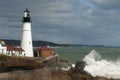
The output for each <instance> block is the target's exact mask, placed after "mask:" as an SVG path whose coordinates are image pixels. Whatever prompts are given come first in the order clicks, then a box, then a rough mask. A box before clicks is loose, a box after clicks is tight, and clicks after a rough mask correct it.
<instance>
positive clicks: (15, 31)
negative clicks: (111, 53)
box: [0, 0, 120, 46]
mask: <svg viewBox="0 0 120 80" xmlns="http://www.w3.org/2000/svg"><path fill="white" fill-rule="evenodd" d="M119 4H120V0H7V1H6V0H0V38H3V39H15V40H21V35H22V25H23V23H22V22H21V21H22V18H23V12H24V10H25V9H26V8H28V9H29V10H30V12H31V19H32V36H33V40H44V41H50V42H55V43H61V44H88V45H107V46H120V5H119Z"/></svg>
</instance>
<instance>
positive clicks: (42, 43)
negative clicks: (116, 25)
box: [4, 39, 120, 47]
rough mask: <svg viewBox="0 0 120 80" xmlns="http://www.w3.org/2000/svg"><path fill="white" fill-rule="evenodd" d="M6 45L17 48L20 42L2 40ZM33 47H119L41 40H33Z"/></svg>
mask: <svg viewBox="0 0 120 80" xmlns="http://www.w3.org/2000/svg"><path fill="white" fill-rule="evenodd" d="M4 40H5V41H6V43H7V44H9V45H12V46H19V45H20V40H15V39H4ZM33 46H34V47H39V46H51V47H81V46H90V47H120V46H106V45H87V44H58V43H54V42H49V41H43V40H34V41H33Z"/></svg>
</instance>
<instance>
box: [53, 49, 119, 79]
mask: <svg viewBox="0 0 120 80" xmlns="http://www.w3.org/2000/svg"><path fill="white" fill-rule="evenodd" d="M55 51H56V53H58V54H59V56H60V58H61V59H65V60H68V61H69V62H70V63H72V64H74V63H75V62H76V61H79V60H83V61H85V62H86V65H85V68H84V70H85V71H87V72H88V73H90V74H91V75H92V76H104V77H107V78H114V79H120V68H119V67H120V48H113V47H66V48H65V47H64V48H55Z"/></svg>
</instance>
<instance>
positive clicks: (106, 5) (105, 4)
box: [87, 0, 120, 9]
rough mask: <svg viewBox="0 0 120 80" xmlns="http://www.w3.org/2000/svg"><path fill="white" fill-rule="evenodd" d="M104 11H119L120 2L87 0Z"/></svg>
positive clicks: (115, 0) (117, 0)
mask: <svg viewBox="0 0 120 80" xmlns="http://www.w3.org/2000/svg"><path fill="white" fill-rule="evenodd" d="M87 1H89V2H91V3H92V4H94V5H96V6H98V7H100V8H103V9H119V7H120V5H119V4H120V0H87Z"/></svg>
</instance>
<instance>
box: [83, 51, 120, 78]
mask: <svg viewBox="0 0 120 80" xmlns="http://www.w3.org/2000/svg"><path fill="white" fill-rule="evenodd" d="M83 61H85V62H86V64H87V65H86V66H85V68H84V70H85V71H87V72H89V73H90V74H91V75H92V76H104V77H107V78H115V79H120V60H117V61H108V60H105V59H102V57H101V55H100V54H99V53H98V52H97V51H96V50H92V51H91V52H90V53H89V54H88V55H86V56H85V57H84V59H83Z"/></svg>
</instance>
